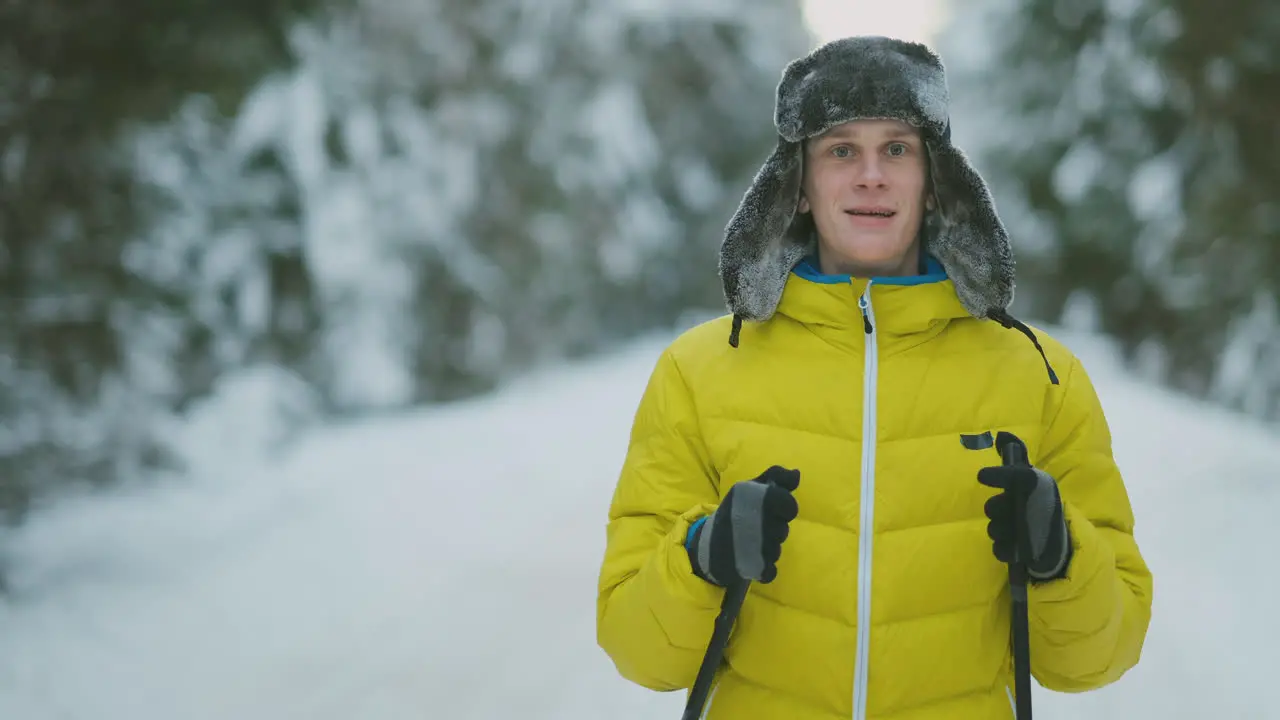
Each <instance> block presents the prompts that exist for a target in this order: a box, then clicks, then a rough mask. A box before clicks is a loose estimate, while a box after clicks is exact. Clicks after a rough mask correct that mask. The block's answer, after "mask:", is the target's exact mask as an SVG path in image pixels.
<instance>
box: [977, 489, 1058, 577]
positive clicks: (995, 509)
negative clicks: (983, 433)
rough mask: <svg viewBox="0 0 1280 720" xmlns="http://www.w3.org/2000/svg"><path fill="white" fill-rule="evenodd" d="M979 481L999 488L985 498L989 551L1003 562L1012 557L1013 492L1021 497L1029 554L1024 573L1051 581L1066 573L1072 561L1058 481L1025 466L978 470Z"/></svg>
mask: <svg viewBox="0 0 1280 720" xmlns="http://www.w3.org/2000/svg"><path fill="white" fill-rule="evenodd" d="M978 482H980V483H982V484H983V485H986V486H987V487H993V488H997V489H999V490H1002V491H1003V492H1001V493H1000V494H998V495H995V496H993V497H992V498H991V499H989V500H987V503H986V506H985V510H986V513H987V517H988V518H990V522H988V523H987V535H988V536H989V537H990V538H991V540H992V552H993V553H995V556H996V559H997V560H999V561H1000V562H1002V563H1008V562H1010V561H1012V560H1013V556H1014V542H1015V538H1016V535H1015V528H1014V526H1013V525H1014V524H1013V503H1014V497H1015V493H1016V496H1017V497H1021V498H1024V501H1025V503H1026V504H1025V506H1024V510H1023V517H1024V518H1025V519H1026V529H1025V530H1024V532H1026V533H1027V538H1028V539H1029V540H1030V544H1031V557H1029V558H1024V559H1025V560H1026V563H1027V574H1028V575H1029V576H1030V577H1031V578H1033V579H1035V580H1041V581H1046V580H1053V579H1056V578H1060V577H1063V576H1065V575H1066V572H1067V565H1068V564H1069V563H1070V561H1071V538H1070V537H1068V534H1067V523H1066V520H1065V519H1064V518H1063V515H1062V498H1061V496H1059V494H1058V483H1057V482H1055V481H1054V479H1053V478H1052V477H1050V476H1049V474H1048V473H1046V472H1045V471H1043V470H1040V469H1037V468H1034V467H1026V466H1020V467H1019V466H1007V465H1001V466H997V467H986V468H982V469H981V470H979V471H978Z"/></svg>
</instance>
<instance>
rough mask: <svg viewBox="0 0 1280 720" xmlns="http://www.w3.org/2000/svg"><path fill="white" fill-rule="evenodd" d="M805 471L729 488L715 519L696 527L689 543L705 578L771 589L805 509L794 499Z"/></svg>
mask: <svg viewBox="0 0 1280 720" xmlns="http://www.w3.org/2000/svg"><path fill="white" fill-rule="evenodd" d="M799 485H800V471H799V470H787V469H784V468H782V467H779V466H776V465H775V466H773V467H771V468H769V469H768V470H765V471H764V472H763V473H761V474H760V476H759V477H757V478H754V479H752V480H748V481H746V482H740V483H737V484H736V485H734V486H733V487H731V488H729V492H728V493H726V494H725V496H724V500H723V501H722V502H721V503H720V507H719V508H717V509H716V511H715V512H714V513H712V514H711V515H709V516H707V517H706V518H703V519H701V520H698V521H697V522H695V523H694V525H693V526H692V527H693V532H692V533H691V534H690V537H689V540H688V542H686V543H685V547H686V549H687V550H688V551H689V561H690V563H692V565H693V571H694V572H695V573H697V575H698V576H699V577H701V578H702V579H704V580H706V581H707V582H710V583H712V584H714V585H719V586H721V587H728V586H729V585H731V584H735V583H737V582H738V581H741V580H744V579H745V580H758V581H760V582H762V583H766V584H767V583H770V582H772V581H773V579H774V578H775V577H776V576H777V574H778V567H777V562H778V558H779V557H780V556H781V554H782V542H783V541H784V540H786V539H787V534H788V532H789V531H790V529H789V523H790V522H791V521H792V520H794V519H795V518H796V515H798V514H799V512H800V507H799V505H798V504H797V503H796V499H795V497H794V496H792V494H791V493H792V492H794V491H795V489H796V488H797V487H799Z"/></svg>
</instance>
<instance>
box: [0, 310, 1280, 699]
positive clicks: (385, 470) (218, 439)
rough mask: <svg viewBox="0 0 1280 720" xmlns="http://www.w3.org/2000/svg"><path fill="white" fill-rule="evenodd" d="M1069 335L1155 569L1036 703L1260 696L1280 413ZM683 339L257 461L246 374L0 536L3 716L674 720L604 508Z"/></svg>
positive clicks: (652, 340) (307, 438)
mask: <svg viewBox="0 0 1280 720" xmlns="http://www.w3.org/2000/svg"><path fill="white" fill-rule="evenodd" d="M1057 336H1058V337H1060V338H1062V339H1063V340H1064V341H1066V342H1067V343H1068V344H1069V345H1071V346H1072V347H1073V348H1075V349H1076V351H1077V352H1078V353H1079V354H1080V355H1081V357H1082V358H1083V359H1084V361H1085V362H1086V366H1087V367H1088V368H1089V370H1090V371H1091V373H1092V375H1093V377H1094V380H1095V382H1096V384H1097V387H1098V389H1099V391H1100V393H1101V396H1102V400H1103V403H1104V405H1105V407H1106V410H1107V411H1108V412H1109V414H1110V420H1111V422H1112V425H1113V430H1114V436H1115V444H1116V451H1117V457H1118V460H1119V462H1120V464H1121V467H1122V468H1123V469H1124V470H1125V472H1126V473H1127V478H1128V486H1129V489H1130V492H1131V498H1132V501H1133V503H1134V506H1135V508H1136V512H1137V517H1138V528H1137V533H1138V539H1139V542H1140V543H1141V546H1142V549H1143V550H1144V552H1145V555H1146V558H1147V560H1148V562H1149V563H1150V565H1151V567H1152V569H1153V571H1154V573H1155V580H1156V585H1155V587H1156V592H1155V608H1154V619H1153V620H1152V626H1151V631H1150V636H1149V639H1148V643H1147V646H1146V651H1145V655H1144V658H1143V660H1142V662H1141V664H1140V665H1139V666H1138V667H1137V668H1136V669H1135V670H1133V671H1132V672H1131V673H1130V674H1129V675H1127V676H1126V677H1125V678H1123V679H1122V680H1121V682H1120V683H1118V684H1116V685H1114V686H1111V687H1109V688H1106V689H1104V690H1101V691H1098V692H1094V693H1088V694H1084V695H1079V696H1068V695H1060V694H1050V693H1046V692H1043V691H1039V690H1038V691H1037V693H1038V694H1037V696H1036V698H1035V702H1036V716H1037V717H1038V718H1041V720H1053V719H1055V718H1078V717H1090V718H1095V719H1097V720H1105V719H1106V718H1117V719H1119V718H1124V719H1125V720H1128V719H1129V718H1137V717H1144V718H1145V717H1153V718H1157V717H1158V718H1162V719H1164V720H1168V719H1171V718H1201V717H1222V718H1257V717H1262V716H1264V715H1266V714H1267V713H1268V712H1272V708H1273V707H1274V704H1273V702H1272V701H1271V699H1270V694H1271V693H1270V688H1269V683H1270V682H1271V681H1272V677H1271V675H1272V671H1271V670H1269V669H1268V668H1270V667H1274V663H1273V662H1272V660H1271V658H1272V657H1273V653H1274V650H1275V648H1274V645H1275V640H1276V638H1277V637H1280V619H1278V618H1277V614H1276V613H1275V612H1274V607H1273V606H1274V602H1275V597H1276V593H1277V592H1278V591H1280V580H1278V579H1277V576H1276V575H1275V573H1272V572H1268V571H1266V570H1265V566H1266V565H1267V563H1269V562H1271V560H1270V559H1269V558H1268V556H1267V555H1266V554H1265V551H1264V550H1263V548H1265V547H1269V546H1271V545H1273V544H1274V543H1273V539H1272V537H1271V533H1272V532H1273V531H1272V524H1271V521H1272V519H1273V518H1274V517H1275V514H1276V511H1277V509H1280V484H1277V483H1276V482H1275V472H1274V467H1275V458H1274V457H1273V456H1274V454H1275V452H1276V450H1277V449H1280V437H1278V436H1276V435H1275V434H1271V433H1269V432H1267V431H1266V430H1264V429H1263V428H1261V427H1260V426H1257V425H1253V424H1250V423H1249V422H1246V421H1245V420H1243V419H1240V418H1238V417H1236V416H1233V415H1231V414H1228V413H1227V412H1225V411H1222V410H1219V409H1214V408H1212V407H1209V406H1205V405H1200V404H1197V403H1194V402H1191V401H1188V400H1185V399H1182V398H1179V397H1177V396H1173V395H1171V394H1168V393H1167V392H1165V391H1161V390H1157V389H1154V388H1153V387H1150V386H1147V385H1145V384H1142V383H1139V382H1137V381H1136V380H1134V379H1132V378H1131V377H1129V376H1127V375H1126V374H1125V373H1123V372H1122V371H1121V370H1120V369H1119V366H1118V363H1117V360H1116V355H1115V354H1114V352H1113V351H1112V349H1111V348H1110V347H1109V346H1107V345H1106V344H1104V343H1103V342H1101V341H1099V340H1097V339H1096V338H1094V337H1092V336H1089V335H1082V334H1078V333H1076V332H1071V331H1066V330H1062V331H1059V332H1058V333H1057ZM669 337H670V336H669V335H666V336H653V337H648V338H644V339H642V340H640V341H637V342H635V343H633V344H631V345H629V346H626V347H624V348H622V349H619V350H617V351H616V352H614V353H613V354H611V355H608V356H605V357H601V358H598V359H595V360H593V361H590V362H577V363H574V364H566V365H562V366H558V367H555V368H551V369H547V370H544V371H542V372H541V373H540V374H537V375H534V376H528V377H526V378H525V379H524V380H522V381H520V382H517V383H514V384H512V385H510V386H508V387H507V388H506V389H505V390H503V391H501V392H499V393H497V394H494V395H491V396H488V397H485V398H483V399H478V400H474V401H470V402H466V403H458V404H455V405H450V406H447V407H439V408H433V409H429V410H425V411H420V412H415V413H411V414H404V415H400V416H395V417H385V418H382V419H377V420H371V421H362V422H360V423H355V424H351V425H349V426H345V427H344V426H329V427H323V428H313V429H311V430H309V431H308V432H307V433H306V434H304V435H303V436H301V437H298V438H295V439H294V440H293V441H292V443H291V444H290V445H288V446H286V448H285V449H284V450H282V451H280V452H278V453H276V454H275V455H274V456H272V457H269V458H268V457H262V456H261V455H260V453H261V451H262V450H261V447H259V445H257V444H255V443H254V439H253V438H252V437H248V436H246V434H247V435H252V434H253V433H255V432H262V433H266V432H272V429H271V425H270V422H269V420H267V419H264V418H262V417H252V416H250V417H246V414H248V415H253V414H262V413H264V412H271V411H272V410H271V408H265V409H264V407H263V406H262V400H261V399H260V398H257V397H256V394H255V393H254V392H253V388H254V387H255V384H254V382H250V383H248V384H247V385H244V386H243V387H241V388H240V389H239V395H238V396H233V397H230V398H229V399H227V400H226V402H225V403H224V405H223V407H222V408H221V409H220V410H219V412H220V413H222V414H223V415H224V416H225V417H224V423H223V425H222V426H221V427H220V429H217V428H212V427H210V428H206V430H205V431H204V432H205V433H206V434H205V436H204V442H205V445H204V447H203V453H202V454H201V457H202V460H201V463H202V464H201V466H200V470H199V471H198V472H197V473H196V474H195V475H194V476H192V477H190V478H185V479H175V480H174V481H173V482H170V483H168V484H165V485H163V486H161V487H152V488H150V489H144V488H141V487H131V488H129V489H127V490H118V491H115V492H112V493H110V494H106V495H103V496H99V497H93V498H90V497H86V498H84V499H83V500H82V501H76V502H67V503H64V504H62V505H60V506H57V507H55V508H51V509H48V510H46V511H44V512H43V513H42V514H40V515H39V516H37V517H36V518H35V519H34V520H33V521H32V523H31V524H29V525H28V526H26V527H25V528H23V529H22V530H21V531H17V532H13V533H11V534H10V535H9V536H8V537H3V538H0V548H2V549H3V551H4V552H5V554H6V555H7V560H8V565H9V567H10V568H11V570H10V572H11V576H10V580H11V583H10V588H9V590H10V593H11V595H10V596H9V597H8V598H7V599H6V600H5V601H4V604H3V605H0V638H3V642H0V717H4V718H23V720H79V719H81V718H84V719H89V718H93V720H112V719H121V720H123V719H124V718H129V720H153V719H154V720H160V719H161V718H164V719H166V720H167V719H168V718H184V720H205V719H206V718H207V719H213V718H219V719H224V718H232V717H234V718H241V719H243V720H257V719H259V718H260V719H262V720H286V719H291V718H298V719H299V720H302V719H305V720H328V719H333V720H339V719H341V720H349V719H350V718H356V717H359V718H369V719H370V720H398V719H400V718H423V717H442V718H443V717H448V718H453V719H454V720H465V719H468V718H475V719H480V718H485V719H487V720H491V719H492V718H514V717H518V718H521V719H522V720H533V719H536V718H546V719H547V720H551V719H555V720H574V719H577V718H581V719H583V720H585V719H586V718H598V717H609V718H611V719H612V720H641V719H643V720H652V719H653V718H661V717H670V718H675V717H677V716H678V714H679V712H680V709H681V706H682V696H681V695H680V694H679V693H672V694H659V693H651V692H649V691H646V690H643V689H641V688H638V687H635V686H632V685H630V684H628V683H627V682H625V681H623V680H621V679H620V678H619V677H618V676H617V675H616V673H615V672H614V669H613V667H612V665H611V664H610V662H609V660H608V659H607V657H606V656H605V655H604V654H603V652H602V651H600V650H599V649H598V648H597V647H596V644H595V635H594V632H595V627H594V623H595V605H594V603H595V581H596V573H597V571H598V567H599V565H598V563H599V560H600V556H601V553H602V551H603V543H604V522H605V512H606V508H607V505H608V502H609V499H610V494H611V491H612V488H613V482H614V480H615V478H616V473H617V470H618V468H619V466H620V463H621V461H622V456H623V451H624V448H625V445H626V441H627V433H628V430H629V427H630V422H631V419H632V413H633V412H634V409H635V403H636V401H637V400H638V398H639V396H640V393H641V391H642V389H643V387H644V383H645V381H646V380H647V376H648V372H649V369H650V367H651V366H652V363H653V361H654V359H655V358H656V355H657V353H658V352H659V350H660V349H661V347H662V346H663V345H664V344H665V343H666V342H667V341H668V340H669ZM259 389H261V388H259ZM236 397H238V398H239V399H238V400H237V399H236ZM282 402H283V401H282ZM290 402H292V401H290ZM290 402H283V405H285V406H288V405H290ZM277 412H278V411H277ZM237 421H245V422H246V424H245V425H244V426H243V427H237V426H236V425H235V423H236V422H237ZM229 430H239V432H240V434H239V436H236V437H233V436H229V435H227V432H228V431H229ZM194 439H199V438H198V437H193V440H194ZM850 652H852V649H850Z"/></svg>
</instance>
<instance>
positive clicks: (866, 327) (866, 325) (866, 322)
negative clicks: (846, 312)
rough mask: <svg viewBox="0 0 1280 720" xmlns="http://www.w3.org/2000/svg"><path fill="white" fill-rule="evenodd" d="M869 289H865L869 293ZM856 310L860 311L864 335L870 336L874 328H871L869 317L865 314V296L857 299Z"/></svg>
mask: <svg viewBox="0 0 1280 720" xmlns="http://www.w3.org/2000/svg"><path fill="white" fill-rule="evenodd" d="M870 290H871V288H869V287H868V288H867V291H868V292H870ZM858 308H859V309H861V310H862V329H863V331H865V332H866V334H868V335H870V334H871V333H872V332H873V331H874V330H875V328H873V327H871V315H870V314H869V313H868V312H867V296H866V295H863V296H862V297H859V298H858Z"/></svg>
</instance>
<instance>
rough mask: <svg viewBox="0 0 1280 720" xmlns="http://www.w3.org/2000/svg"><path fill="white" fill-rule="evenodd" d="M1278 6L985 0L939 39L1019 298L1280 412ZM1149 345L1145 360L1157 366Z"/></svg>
mask: <svg viewBox="0 0 1280 720" xmlns="http://www.w3.org/2000/svg"><path fill="white" fill-rule="evenodd" d="M1277 37H1280V5H1277V4H1276V3H1274V2H1270V1H1269V0H1241V1H1240V2H1233V3H1221V4H1214V3H1205V2H1200V1H1199V0H1076V1H1074V2H1060V1H1059V0H1029V1H1027V2H1014V1H1013V0H973V1H972V2H965V3H964V4H963V8H962V10H959V9H958V10H957V11H956V12H955V13H954V16H953V22H952V24H951V25H950V26H949V28H948V29H947V30H946V32H945V33H944V36H943V38H942V39H941V41H940V49H941V50H942V52H943V54H944V58H945V59H946V60H948V63H949V67H950V69H951V71H952V83H951V84H952V92H953V94H954V96H955V100H956V103H957V109H956V113H955V115H956V116H955V133H956V137H957V138H958V139H959V140H960V141H962V142H966V143H967V144H968V146H969V147H972V148H974V150H973V151H972V154H973V155H975V159H976V160H977V162H978V164H979V166H980V168H981V169H983V170H984V171H986V172H987V173H989V174H990V176H991V180H992V184H993V186H994V188H993V192H995V194H996V196H997V202H999V203H1000V207H1001V209H1002V212H1003V216H1004V218H1005V219H1006V221H1007V222H1008V224H1009V225H1010V228H1011V231H1012V233H1013V235H1014V240H1015V243H1016V250H1017V252H1018V258H1019V272H1020V277H1021V282H1020V285H1019V289H1018V293H1019V302H1021V303H1023V304H1024V305H1025V306H1026V307H1027V309H1028V310H1029V311H1030V312H1031V313H1033V314H1034V315H1035V316H1037V317H1040V318H1044V319H1047V320H1051V321H1059V320H1062V319H1064V317H1077V316H1079V315H1078V314H1077V312H1076V311H1077V310H1079V309H1081V308H1089V309H1090V313H1089V315H1088V316H1085V317H1091V321H1092V322H1094V323H1095V324H1096V327H1098V329H1100V330H1102V331H1104V332H1106V333H1108V334H1110V335H1113V336H1115V337H1117V338H1118V339H1119V340H1121V341H1122V346H1123V347H1124V349H1125V351H1126V352H1127V353H1129V355H1130V357H1131V358H1133V359H1135V360H1140V361H1143V363H1144V367H1146V368H1147V369H1148V370H1151V371H1153V372H1155V373H1156V374H1158V375H1159V377H1161V378H1162V379H1163V380H1165V381H1167V382H1169V383H1170V384H1172V385H1174V386H1176V387H1178V388H1180V389H1182V390H1185V391H1188V392H1191V393H1194V394H1197V395H1207V396H1213V397H1216V398H1219V399H1221V400H1223V401H1226V402H1229V403H1232V404H1235V405H1237V406H1240V407H1244V408H1247V409H1248V410H1249V411H1251V412H1253V413H1256V414H1258V415H1262V416H1266V417H1280V362H1277V361H1276V360H1275V358H1276V357H1280V312H1278V310H1280V303H1278V300H1280V202H1278V201H1277V198H1280V142H1277V139H1278V138H1277V135H1276V131H1275V120H1274V119H1275V118H1276V117H1277V113H1280V95H1277V94H1276V92H1275V89H1276V88H1280V46H1277V44H1276V43H1275V38H1277ZM1147 363H1149V364H1147Z"/></svg>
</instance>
